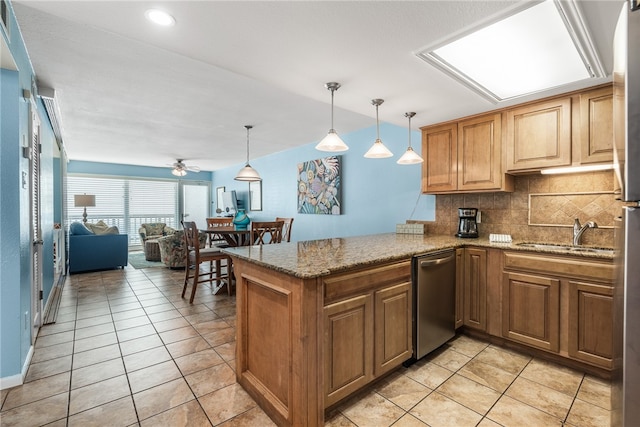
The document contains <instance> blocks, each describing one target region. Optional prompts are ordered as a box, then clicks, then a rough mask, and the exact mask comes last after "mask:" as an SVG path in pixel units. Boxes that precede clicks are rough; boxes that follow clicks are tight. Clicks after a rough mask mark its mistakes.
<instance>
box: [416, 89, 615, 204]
mask: <svg viewBox="0 0 640 427" xmlns="http://www.w3.org/2000/svg"><path fill="white" fill-rule="evenodd" d="M421 129H422V156H423V158H424V160H425V161H424V163H423V164H422V192H423V193H430V194H433V193H457V192H468V193H470V192H481V191H513V176H512V174H513V175H516V174H525V173H532V172H537V171H540V170H541V169H546V168H552V167H560V166H563V167H564V166H578V165H582V164H591V163H609V162H611V161H612V159H613V87H612V86H611V85H610V84H608V85H605V86H598V87H594V88H592V89H589V90H584V91H576V92H571V93H568V94H565V95H561V96H556V97H553V98H546V99H544V100H539V101H533V102H528V103H526V104H521V105H516V106H513V107H509V108H505V109H502V110H496V111H493V112H491V113H487V114H483V115H478V116H472V117H467V118H462V119H459V120H457V121H454V122H447V123H440V124H436V125H433V126H426V127H422V128H421Z"/></svg>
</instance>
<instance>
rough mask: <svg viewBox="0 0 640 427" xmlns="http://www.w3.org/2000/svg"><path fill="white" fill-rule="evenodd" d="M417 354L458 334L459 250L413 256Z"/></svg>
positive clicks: (415, 349)
mask: <svg viewBox="0 0 640 427" xmlns="http://www.w3.org/2000/svg"><path fill="white" fill-rule="evenodd" d="M412 267H413V349H414V350H413V357H414V359H416V360H417V359H420V358H421V357H423V356H425V355H426V354H428V353H430V352H432V351H433V350H435V349H436V348H438V347H440V346H441V345H442V344H444V343H446V342H447V341H448V340H450V339H451V338H453V337H454V336H455V334H456V330H455V322H456V320H455V316H456V314H455V307H456V306H455V292H456V254H455V251H452V250H447V251H442V252H438V253H433V254H428V255H422V256H416V257H414V258H413V266H412Z"/></svg>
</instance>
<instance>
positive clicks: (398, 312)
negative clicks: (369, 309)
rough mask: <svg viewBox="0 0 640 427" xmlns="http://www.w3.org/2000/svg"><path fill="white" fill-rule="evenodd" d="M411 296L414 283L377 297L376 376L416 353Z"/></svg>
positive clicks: (383, 291)
mask: <svg viewBox="0 0 640 427" xmlns="http://www.w3.org/2000/svg"><path fill="white" fill-rule="evenodd" d="M411 296H412V287H411V282H405V283H401V284H399V285H395V286H390V287H388V288H385V289H381V290H379V291H376V292H375V294H374V319H375V320H374V334H375V336H374V347H375V360H374V368H373V374H374V376H375V377H378V376H380V375H382V374H384V373H385V372H388V371H390V370H391V369H394V368H396V367H398V366H399V365H400V364H401V363H402V362H404V361H405V360H408V359H410V358H411V355H412V354H413V344H412V329H411V311H412V305H411V301H412V298H411Z"/></svg>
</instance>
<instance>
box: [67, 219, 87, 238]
mask: <svg viewBox="0 0 640 427" xmlns="http://www.w3.org/2000/svg"><path fill="white" fill-rule="evenodd" d="M69 233H70V234H73V235H76V236H83V235H84V236H86V235H91V234H93V232H92V231H91V230H89V229H88V228H87V227H85V226H84V224H83V223H81V222H72V223H71V225H70V226H69Z"/></svg>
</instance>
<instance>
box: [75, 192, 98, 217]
mask: <svg viewBox="0 0 640 427" xmlns="http://www.w3.org/2000/svg"><path fill="white" fill-rule="evenodd" d="M73 203H74V205H75V207H76V208H84V212H83V213H82V222H87V206H89V207H93V206H95V205H96V196H94V195H93V194H76V195H74V196H73Z"/></svg>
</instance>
